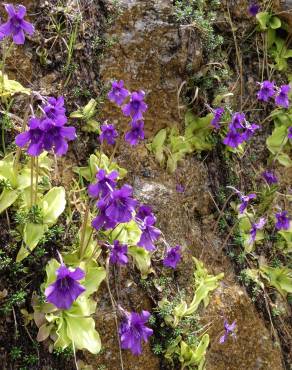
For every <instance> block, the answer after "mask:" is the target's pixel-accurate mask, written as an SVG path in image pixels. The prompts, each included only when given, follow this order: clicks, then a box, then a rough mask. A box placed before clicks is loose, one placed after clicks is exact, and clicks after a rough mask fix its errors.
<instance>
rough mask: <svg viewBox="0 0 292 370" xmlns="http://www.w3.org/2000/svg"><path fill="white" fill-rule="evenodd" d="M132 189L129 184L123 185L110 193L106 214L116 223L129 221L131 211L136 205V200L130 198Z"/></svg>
mask: <svg viewBox="0 0 292 370" xmlns="http://www.w3.org/2000/svg"><path fill="white" fill-rule="evenodd" d="M132 194H133V189H132V187H131V186H130V185H127V184H126V185H123V186H122V187H121V189H117V190H114V191H113V192H112V193H111V194H110V199H109V201H108V206H107V207H106V210H105V214H106V216H107V217H108V218H109V219H110V220H112V221H115V222H116V223H122V222H129V221H131V219H132V213H133V211H134V210H135V208H136V206H137V201H136V200H135V199H133V198H132Z"/></svg>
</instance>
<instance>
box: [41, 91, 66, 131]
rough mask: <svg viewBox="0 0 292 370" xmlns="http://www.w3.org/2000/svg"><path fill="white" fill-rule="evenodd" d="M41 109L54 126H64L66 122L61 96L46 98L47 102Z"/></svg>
mask: <svg viewBox="0 0 292 370" xmlns="http://www.w3.org/2000/svg"><path fill="white" fill-rule="evenodd" d="M43 110H44V112H45V114H46V116H47V117H48V118H49V119H50V120H52V121H53V122H54V124H55V126H64V125H65V123H66V122H67V117H66V109H65V107H64V97H63V96H59V97H58V98H57V99H56V98H54V97H50V98H48V104H47V105H45V106H44V107H43Z"/></svg>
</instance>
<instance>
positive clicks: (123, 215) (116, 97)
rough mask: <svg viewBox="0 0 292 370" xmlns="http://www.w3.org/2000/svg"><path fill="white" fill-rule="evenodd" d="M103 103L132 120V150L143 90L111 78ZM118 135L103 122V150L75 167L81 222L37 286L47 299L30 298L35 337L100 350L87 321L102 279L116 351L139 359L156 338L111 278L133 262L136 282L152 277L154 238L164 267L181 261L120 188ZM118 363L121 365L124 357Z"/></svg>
mask: <svg viewBox="0 0 292 370" xmlns="http://www.w3.org/2000/svg"><path fill="white" fill-rule="evenodd" d="M108 98H109V99H110V100H111V101H112V102H114V103H115V104H116V105H117V106H119V107H120V108H121V112H122V114H123V115H124V116H126V117H129V121H130V122H129V130H127V131H126V132H125V133H124V138H125V141H126V143H128V144H129V145H130V146H132V147H133V146H135V145H137V144H138V143H139V142H140V141H141V140H143V139H144V130H143V127H144V121H143V115H144V113H145V112H146V110H147V104H146V103H145V101H144V98H145V93H144V92H143V91H137V92H132V93H131V92H130V91H128V90H127V89H126V88H125V86H124V83H123V81H114V82H113V83H112V87H111V90H110V92H109V94H108ZM120 135H121V134H120V133H119V131H118V130H117V128H116V127H115V126H114V125H113V124H111V123H109V122H107V121H106V122H105V123H103V124H102V125H101V126H100V134H99V142H100V150H99V151H96V153H95V154H92V155H91V156H90V158H89V165H88V167H79V168H78V167H77V168H75V172H76V173H78V174H79V175H80V176H81V177H82V178H83V179H84V180H85V181H87V182H88V183H89V184H88V187H87V194H88V199H87V206H86V209H85V213H84V215H83V217H82V219H83V222H82V225H81V227H80V231H79V234H78V236H77V241H76V243H75V244H74V245H73V246H72V248H71V249H70V252H63V253H61V254H60V256H59V261H57V260H56V259H53V260H51V261H50V262H49V263H48V265H47V268H46V272H47V278H46V282H45V283H44V284H43V285H42V292H43V294H44V296H43V297H42V296H39V297H35V299H34V304H33V306H34V310H35V315H36V317H37V320H36V323H37V325H38V327H39V335H38V339H39V340H40V341H42V340H45V339H48V340H50V341H51V343H52V346H55V347H61V348H63V349H64V348H66V347H69V346H72V347H73V349H74V350H77V349H87V350H89V351H90V352H92V353H98V352H99V351H100V348H101V340H100V337H99V334H98V332H97V331H96V330H95V326H94V320H93V318H91V317H90V316H91V315H92V314H93V313H94V312H95V310H96V302H95V301H94V299H93V297H92V295H93V293H95V292H96V291H97V290H98V288H99V285H100V283H101V282H102V281H103V280H105V282H106V285H107V288H108V291H109V296H110V298H111V303H112V306H113V310H114V315H115V322H116V329H117V338H118V343H119V347H120V349H125V350H130V351H131V352H132V353H133V354H134V355H139V354H141V353H142V345H143V343H144V342H148V340H149V337H150V336H151V335H152V334H153V329H151V328H150V327H149V323H148V321H149V318H150V313H149V312H148V311H146V310H143V309H142V311H140V312H135V311H132V312H130V311H128V310H127V309H126V308H123V307H122V306H121V304H120V303H119V302H117V301H116V300H115V298H114V297H113V294H112V292H111V289H110V280H111V276H110V274H111V273H112V271H116V272H117V271H119V269H120V268H126V267H127V266H131V264H130V262H132V261H133V262H134V264H135V266H136V267H137V269H138V270H140V273H141V277H142V278H146V277H147V275H148V274H149V273H150V272H151V256H152V254H153V253H154V252H155V250H156V249H157V242H158V240H160V242H162V243H163V244H164V245H165V250H164V253H163V254H164V257H163V258H162V259H161V265H163V266H164V267H165V268H167V269H175V268H176V267H177V265H178V264H179V263H180V260H181V252H182V249H181V247H180V246H173V247H171V246H169V245H168V243H167V242H166V240H165V239H164V237H163V236H162V233H161V231H160V230H159V229H158V228H157V227H156V217H155V215H154V214H153V211H152V208H151V207H150V206H148V205H145V204H141V203H140V202H139V201H138V200H136V199H135V198H134V196H133V188H132V187H131V185H129V184H126V183H122V184H120V183H121V179H123V178H124V177H125V176H126V170H125V169H123V168H121V167H120V166H119V165H118V164H117V163H116V162H115V160H114V154H115V150H116V146H117V144H118V142H119V140H120ZM105 148H106V149H107V151H112V153H111V155H110V157H108V156H107V155H106V154H105V153H104V149H105ZM77 317H78V318H77ZM207 345H208V344H207ZM205 347H206V346H205ZM120 358H121V366H122V367H123V361H122V355H121V354H120Z"/></svg>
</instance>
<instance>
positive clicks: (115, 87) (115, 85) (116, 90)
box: [107, 80, 130, 106]
mask: <svg viewBox="0 0 292 370" xmlns="http://www.w3.org/2000/svg"><path fill="white" fill-rule="evenodd" d="M129 94H130V93H129V91H128V90H127V89H125V88H124V81H122V80H120V81H113V82H112V89H111V91H110V92H109V93H108V94H107V97H108V98H109V100H110V101H111V102H113V103H115V104H117V105H119V106H121V105H122V104H123V102H124V101H125V99H126V97H127V96H129Z"/></svg>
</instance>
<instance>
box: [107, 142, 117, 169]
mask: <svg viewBox="0 0 292 370" xmlns="http://www.w3.org/2000/svg"><path fill="white" fill-rule="evenodd" d="M118 146H119V139H117V141H116V143H115V146H114V150H113V152H112V154H111V156H110V160H109V166H110V165H111V164H112V161H113V159H114V157H115V154H116V151H117V148H118Z"/></svg>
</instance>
